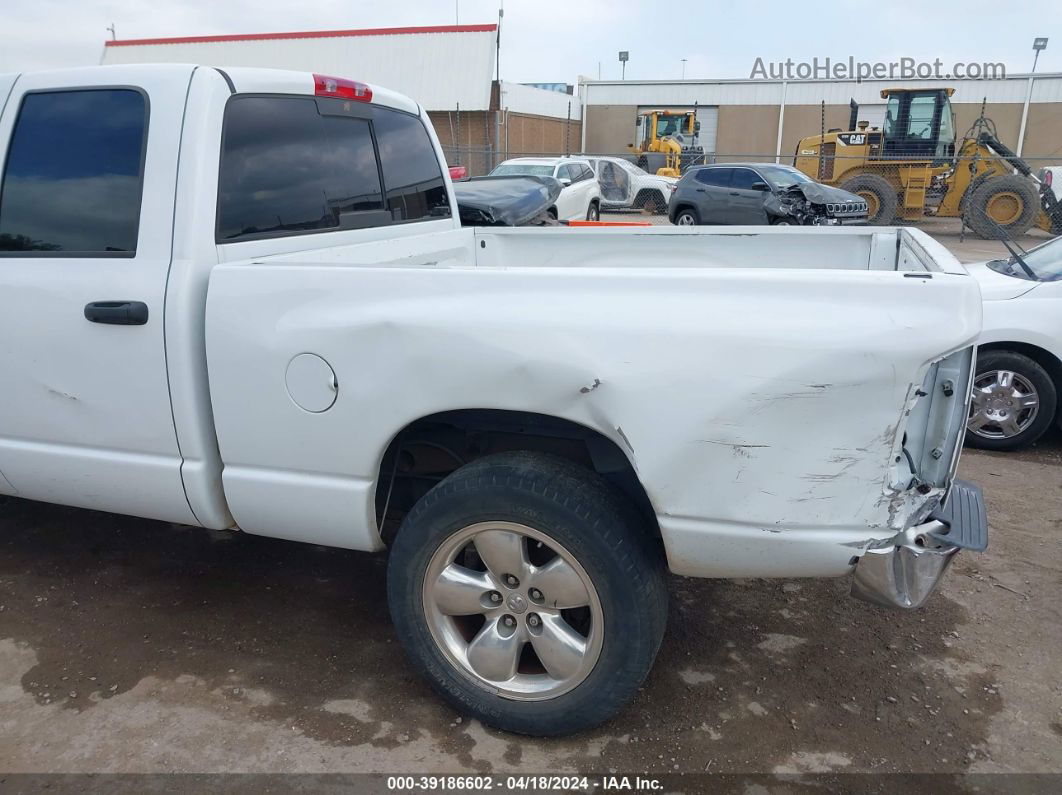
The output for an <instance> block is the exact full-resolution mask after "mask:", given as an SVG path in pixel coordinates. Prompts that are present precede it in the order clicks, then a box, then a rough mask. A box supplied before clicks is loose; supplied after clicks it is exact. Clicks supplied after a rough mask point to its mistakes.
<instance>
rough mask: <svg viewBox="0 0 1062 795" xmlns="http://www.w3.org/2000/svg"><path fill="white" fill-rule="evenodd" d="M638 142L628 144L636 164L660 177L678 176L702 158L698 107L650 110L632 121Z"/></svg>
mask: <svg viewBox="0 0 1062 795" xmlns="http://www.w3.org/2000/svg"><path fill="white" fill-rule="evenodd" d="M634 124H635V129H636V130H637V133H636V134H637V136H638V143H636V144H628V145H627V147H628V148H629V149H631V150H632V151H633V152H635V153H637V159H636V160H635V163H636V164H637V165H638V167H639V168H642V169H644V170H646V171H648V172H649V173H650V174H656V175H657V176H659V177H680V176H682V172H683V171H685V170H686V168H688V167H689V166H690V165H691V164H693V163H696V162H700V161H702V160H703V159H704V149H703V148H702V147H701V145H700V143H699V142H698V140H697V137H698V135H699V134H700V131H701V123H700V122H699V121H697V111H696V110H691V111H687V112H674V111H668V110H651V111H646V112H644V113H639V114H638V117H637V118H636V119H635V121H634Z"/></svg>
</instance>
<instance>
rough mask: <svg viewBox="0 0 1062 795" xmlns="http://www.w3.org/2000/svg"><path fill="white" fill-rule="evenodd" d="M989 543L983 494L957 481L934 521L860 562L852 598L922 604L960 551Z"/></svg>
mask: <svg viewBox="0 0 1062 795" xmlns="http://www.w3.org/2000/svg"><path fill="white" fill-rule="evenodd" d="M987 546H988V522H987V520H986V516H985V507H984V497H983V495H982V494H981V489H980V488H979V487H978V486H976V485H974V484H973V483H967V482H965V481H961V480H956V481H955V482H954V483H953V484H952V487H951V490H950V491H949V493H948V497H947V500H946V501H945V504H944V507H943V508H941V509H939V510H938V511H935V512H934V513H933V514H931V515H930V517H929V521H927V522H925V523H923V524H919V525H915V526H914V527H910V528H908V529H907V530H904V531H902V532H900V533H897V534H896V535H895V536H893V537H892V538H889V539H886V540H884V541H879V542H877V543H876V544H874V545H873V546H871V547H870V548H868V549H867V551H866V552H865V553H864V554H863V556H862V557H861V558H860V559H859V562H858V564H856V570H855V578H854V580H853V581H852V596H854V597H856V598H857V599H863V600H864V601H867V602H873V603H874V604H878V605H883V606H885V607H899V608H905V609H911V608H915V607H921V606H922V604H924V603H925V601H926V599H928V598H929V595H930V594H932V593H933V591H934V589H935V588H936V587H937V583H938V582H940V578H941V577H942V576H943V574H944V572H945V570H946V569H947V568H948V565H949V564H950V563H951V561H952V558H954V557H955V553H956V552H958V551H959V550H960V549H963V548H966V549H974V550H978V551H980V550H983V549H986V548H987Z"/></svg>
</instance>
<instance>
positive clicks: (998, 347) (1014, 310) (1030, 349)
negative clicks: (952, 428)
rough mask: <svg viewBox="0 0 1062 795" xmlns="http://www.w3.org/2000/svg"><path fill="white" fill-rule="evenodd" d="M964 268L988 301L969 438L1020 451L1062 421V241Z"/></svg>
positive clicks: (985, 445) (972, 441)
mask: <svg viewBox="0 0 1062 795" xmlns="http://www.w3.org/2000/svg"><path fill="white" fill-rule="evenodd" d="M1023 263H1024V265H1023ZM966 268H967V270H969V272H970V275H971V276H973V277H974V278H976V279H977V281H978V282H979V283H980V285H981V297H982V298H983V299H984V330H983V331H982V333H981V339H980V340H979V342H978V349H977V367H976V370H975V374H974V382H973V401H972V404H971V407H970V420H969V424H968V425H967V434H966V441H967V442H968V443H969V444H971V445H972V446H974V447H982V448H986V449H989V450H1014V449H1017V448H1019V447H1024V446H1025V445H1028V444H1032V443H1033V442H1035V441H1036V440H1037V439H1039V438H1040V437H1041V436H1042V435H1043V434H1044V432H1045V431H1047V429H1048V428H1050V427H1051V425H1052V424H1054V423H1056V422H1058V421H1059V419H1060V417H1059V400H1058V396H1059V392H1062V238H1055V239H1054V240H1051V241H1049V242H1047V243H1044V244H1043V245H1040V246H1037V247H1036V248H1034V249H1031V250H1029V251H1028V252H1026V253H1024V254H1021V256H1020V258H1017V257H1009V258H1008V259H999V260H992V261H991V262H981V263H976V264H973V265H967V266H966Z"/></svg>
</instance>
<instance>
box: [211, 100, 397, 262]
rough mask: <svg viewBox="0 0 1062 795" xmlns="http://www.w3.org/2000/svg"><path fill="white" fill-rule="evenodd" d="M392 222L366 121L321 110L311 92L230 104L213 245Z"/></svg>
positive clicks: (235, 101) (226, 119) (226, 120)
mask: <svg viewBox="0 0 1062 795" xmlns="http://www.w3.org/2000/svg"><path fill="white" fill-rule="evenodd" d="M324 101H327V102H339V100H324ZM390 221H391V214H390V213H389V212H387V211H386V210H385V208H384V199H383V193H382V190H381V186H380V171H379V168H378V166H377V163H376V150H375V147H374V146H373V142H372V133H371V131H370V127H369V120H368V119H366V118H357V117H354V116H341V115H335V116H333V115H322V114H321V113H319V112H318V108H317V101H316V100H315V99H314V98H313V97H305V98H303V97H235V98H233V99H231V100H230V101H229V104H228V107H227V108H226V109H225V131H224V136H223V141H222V150H221V171H220V174H219V178H218V228H217V239H218V242H226V241H231V240H235V239H238V238H241V237H247V236H256V237H270V236H278V235H285V234H299V233H306V232H315V231H329V230H338V229H361V228H365V227H369V226H382V225H385V224H388V223H390Z"/></svg>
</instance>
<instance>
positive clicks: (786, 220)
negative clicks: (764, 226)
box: [771, 218, 800, 226]
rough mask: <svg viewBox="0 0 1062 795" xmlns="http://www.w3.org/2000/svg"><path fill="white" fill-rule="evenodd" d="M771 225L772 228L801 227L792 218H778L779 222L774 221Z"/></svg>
mask: <svg viewBox="0 0 1062 795" xmlns="http://www.w3.org/2000/svg"><path fill="white" fill-rule="evenodd" d="M771 225H772V226H800V224H798V223H797V222H796V221H794V220H793V219H792V218H778V219H777V220H775V221H772V222H771Z"/></svg>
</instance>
